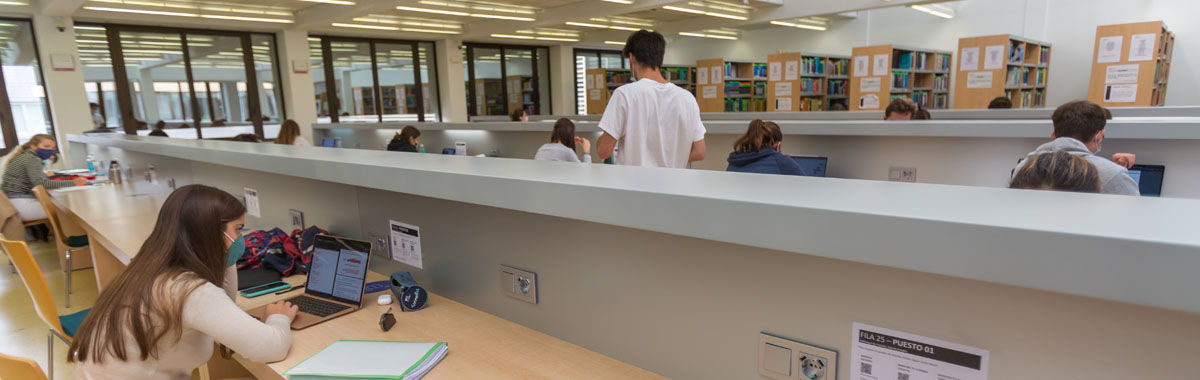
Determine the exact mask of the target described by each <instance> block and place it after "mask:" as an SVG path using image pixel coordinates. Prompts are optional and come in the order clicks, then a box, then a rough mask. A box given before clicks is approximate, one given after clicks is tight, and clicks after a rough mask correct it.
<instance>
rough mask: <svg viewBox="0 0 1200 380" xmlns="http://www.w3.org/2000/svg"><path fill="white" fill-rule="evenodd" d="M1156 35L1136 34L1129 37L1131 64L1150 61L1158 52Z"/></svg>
mask: <svg viewBox="0 0 1200 380" xmlns="http://www.w3.org/2000/svg"><path fill="white" fill-rule="evenodd" d="M1157 36H1158V35H1156V34H1154V33H1146V34H1134V35H1133V36H1130V37H1129V62H1141V61H1150V60H1153V59H1154V54H1155V53H1156V52H1158V45H1156V44H1155V41H1154V39H1155V37H1157Z"/></svg>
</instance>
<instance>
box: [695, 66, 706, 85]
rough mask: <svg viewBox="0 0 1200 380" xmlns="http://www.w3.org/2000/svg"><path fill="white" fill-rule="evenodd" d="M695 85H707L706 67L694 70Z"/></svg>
mask: <svg viewBox="0 0 1200 380" xmlns="http://www.w3.org/2000/svg"><path fill="white" fill-rule="evenodd" d="M696 84H708V68H707V67H700V68H697V69H696Z"/></svg>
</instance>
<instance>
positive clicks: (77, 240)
mask: <svg viewBox="0 0 1200 380" xmlns="http://www.w3.org/2000/svg"><path fill="white" fill-rule="evenodd" d="M33 195H34V196H37V199H38V202H41V203H42V208H43V209H46V216H47V219H49V220H50V227H52V228H53V232H54V240H55V243H56V244H58V246H59V247H62V250H63V251H64V253H65V254H66V256H67V264H66V265H65V266H63V274H64V275H66V278H67V290H66V292H65V297H66V301H67V302H66V304H67V307H71V277H72V276H71V272H72V271H73V270H74V269H75V267H74V264H72V263H71V256H73V254H74V253H75V252H79V251H86V250H88V249H90V247H88V237H87V235H83V236H67V234H66V233H65V232H63V228H62V222H61V221H60V220H59V219H58V207H55V206H54V203H53V202H51V201H50V193H48V192H46V188H45V187H42V186H38V187H35V188H33Z"/></svg>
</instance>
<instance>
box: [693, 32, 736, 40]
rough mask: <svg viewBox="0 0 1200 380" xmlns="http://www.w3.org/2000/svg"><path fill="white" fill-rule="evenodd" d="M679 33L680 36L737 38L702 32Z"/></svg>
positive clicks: (721, 38) (719, 38) (720, 38)
mask: <svg viewBox="0 0 1200 380" xmlns="http://www.w3.org/2000/svg"><path fill="white" fill-rule="evenodd" d="M679 35H681V36H689V37H704V38H715V39H718V40H737V39H738V38H737V37H734V36H722V35H720V34H704V33H689V32H679Z"/></svg>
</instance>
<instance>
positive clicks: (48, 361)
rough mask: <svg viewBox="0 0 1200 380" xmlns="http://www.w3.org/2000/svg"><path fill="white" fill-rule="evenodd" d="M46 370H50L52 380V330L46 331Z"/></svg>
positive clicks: (52, 379)
mask: <svg viewBox="0 0 1200 380" xmlns="http://www.w3.org/2000/svg"><path fill="white" fill-rule="evenodd" d="M46 370H47V371H49V372H50V377H49V379H50V380H54V332H48V333H46Z"/></svg>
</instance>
